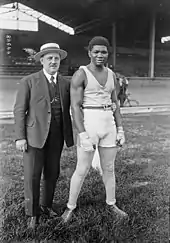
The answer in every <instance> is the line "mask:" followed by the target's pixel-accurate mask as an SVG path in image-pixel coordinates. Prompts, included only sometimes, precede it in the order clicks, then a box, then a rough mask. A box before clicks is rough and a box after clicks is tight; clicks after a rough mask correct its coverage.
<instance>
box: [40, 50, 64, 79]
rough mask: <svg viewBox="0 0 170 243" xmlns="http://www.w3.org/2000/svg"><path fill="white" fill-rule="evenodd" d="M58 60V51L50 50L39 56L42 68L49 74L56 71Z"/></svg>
mask: <svg viewBox="0 0 170 243" xmlns="http://www.w3.org/2000/svg"><path fill="white" fill-rule="evenodd" d="M60 61H61V58H60V55H59V54H58V53H52V52H51V53H48V54H45V55H44V56H42V57H41V58H40V62H41V64H42V65H43V68H44V69H45V71H46V72H47V73H48V74H50V75H53V74H55V73H56V72H57V71H58V69H59V67H60Z"/></svg>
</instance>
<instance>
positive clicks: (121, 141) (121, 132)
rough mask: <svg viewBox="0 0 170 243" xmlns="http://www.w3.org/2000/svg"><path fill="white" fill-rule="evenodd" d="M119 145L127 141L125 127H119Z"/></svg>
mask: <svg viewBox="0 0 170 243" xmlns="http://www.w3.org/2000/svg"><path fill="white" fill-rule="evenodd" d="M116 142H117V146H120V147H121V146H122V145H123V144H124V143H125V135H124V131H123V127H118V131H117V137H116Z"/></svg>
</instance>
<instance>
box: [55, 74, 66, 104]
mask: <svg viewBox="0 0 170 243" xmlns="http://www.w3.org/2000/svg"><path fill="white" fill-rule="evenodd" d="M57 80H58V86H59V92H60V101H61V106H62V109H63V107H64V104H63V103H64V95H65V80H64V79H63V77H62V76H61V75H60V74H58V76H57Z"/></svg>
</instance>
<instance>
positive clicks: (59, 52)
mask: <svg viewBox="0 0 170 243" xmlns="http://www.w3.org/2000/svg"><path fill="white" fill-rule="evenodd" d="M50 52H55V53H58V54H59V55H60V57H61V60H63V59H65V58H66V56H67V52H66V51H64V50H62V49H56V48H48V50H42V51H40V52H37V53H36V54H35V56H34V58H35V61H36V62H38V61H40V58H41V57H42V56H44V55H45V54H48V53H50Z"/></svg>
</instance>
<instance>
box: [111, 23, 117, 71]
mask: <svg viewBox="0 0 170 243" xmlns="http://www.w3.org/2000/svg"><path fill="white" fill-rule="evenodd" d="M112 65H113V69H115V67H116V23H115V22H114V23H112Z"/></svg>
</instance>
